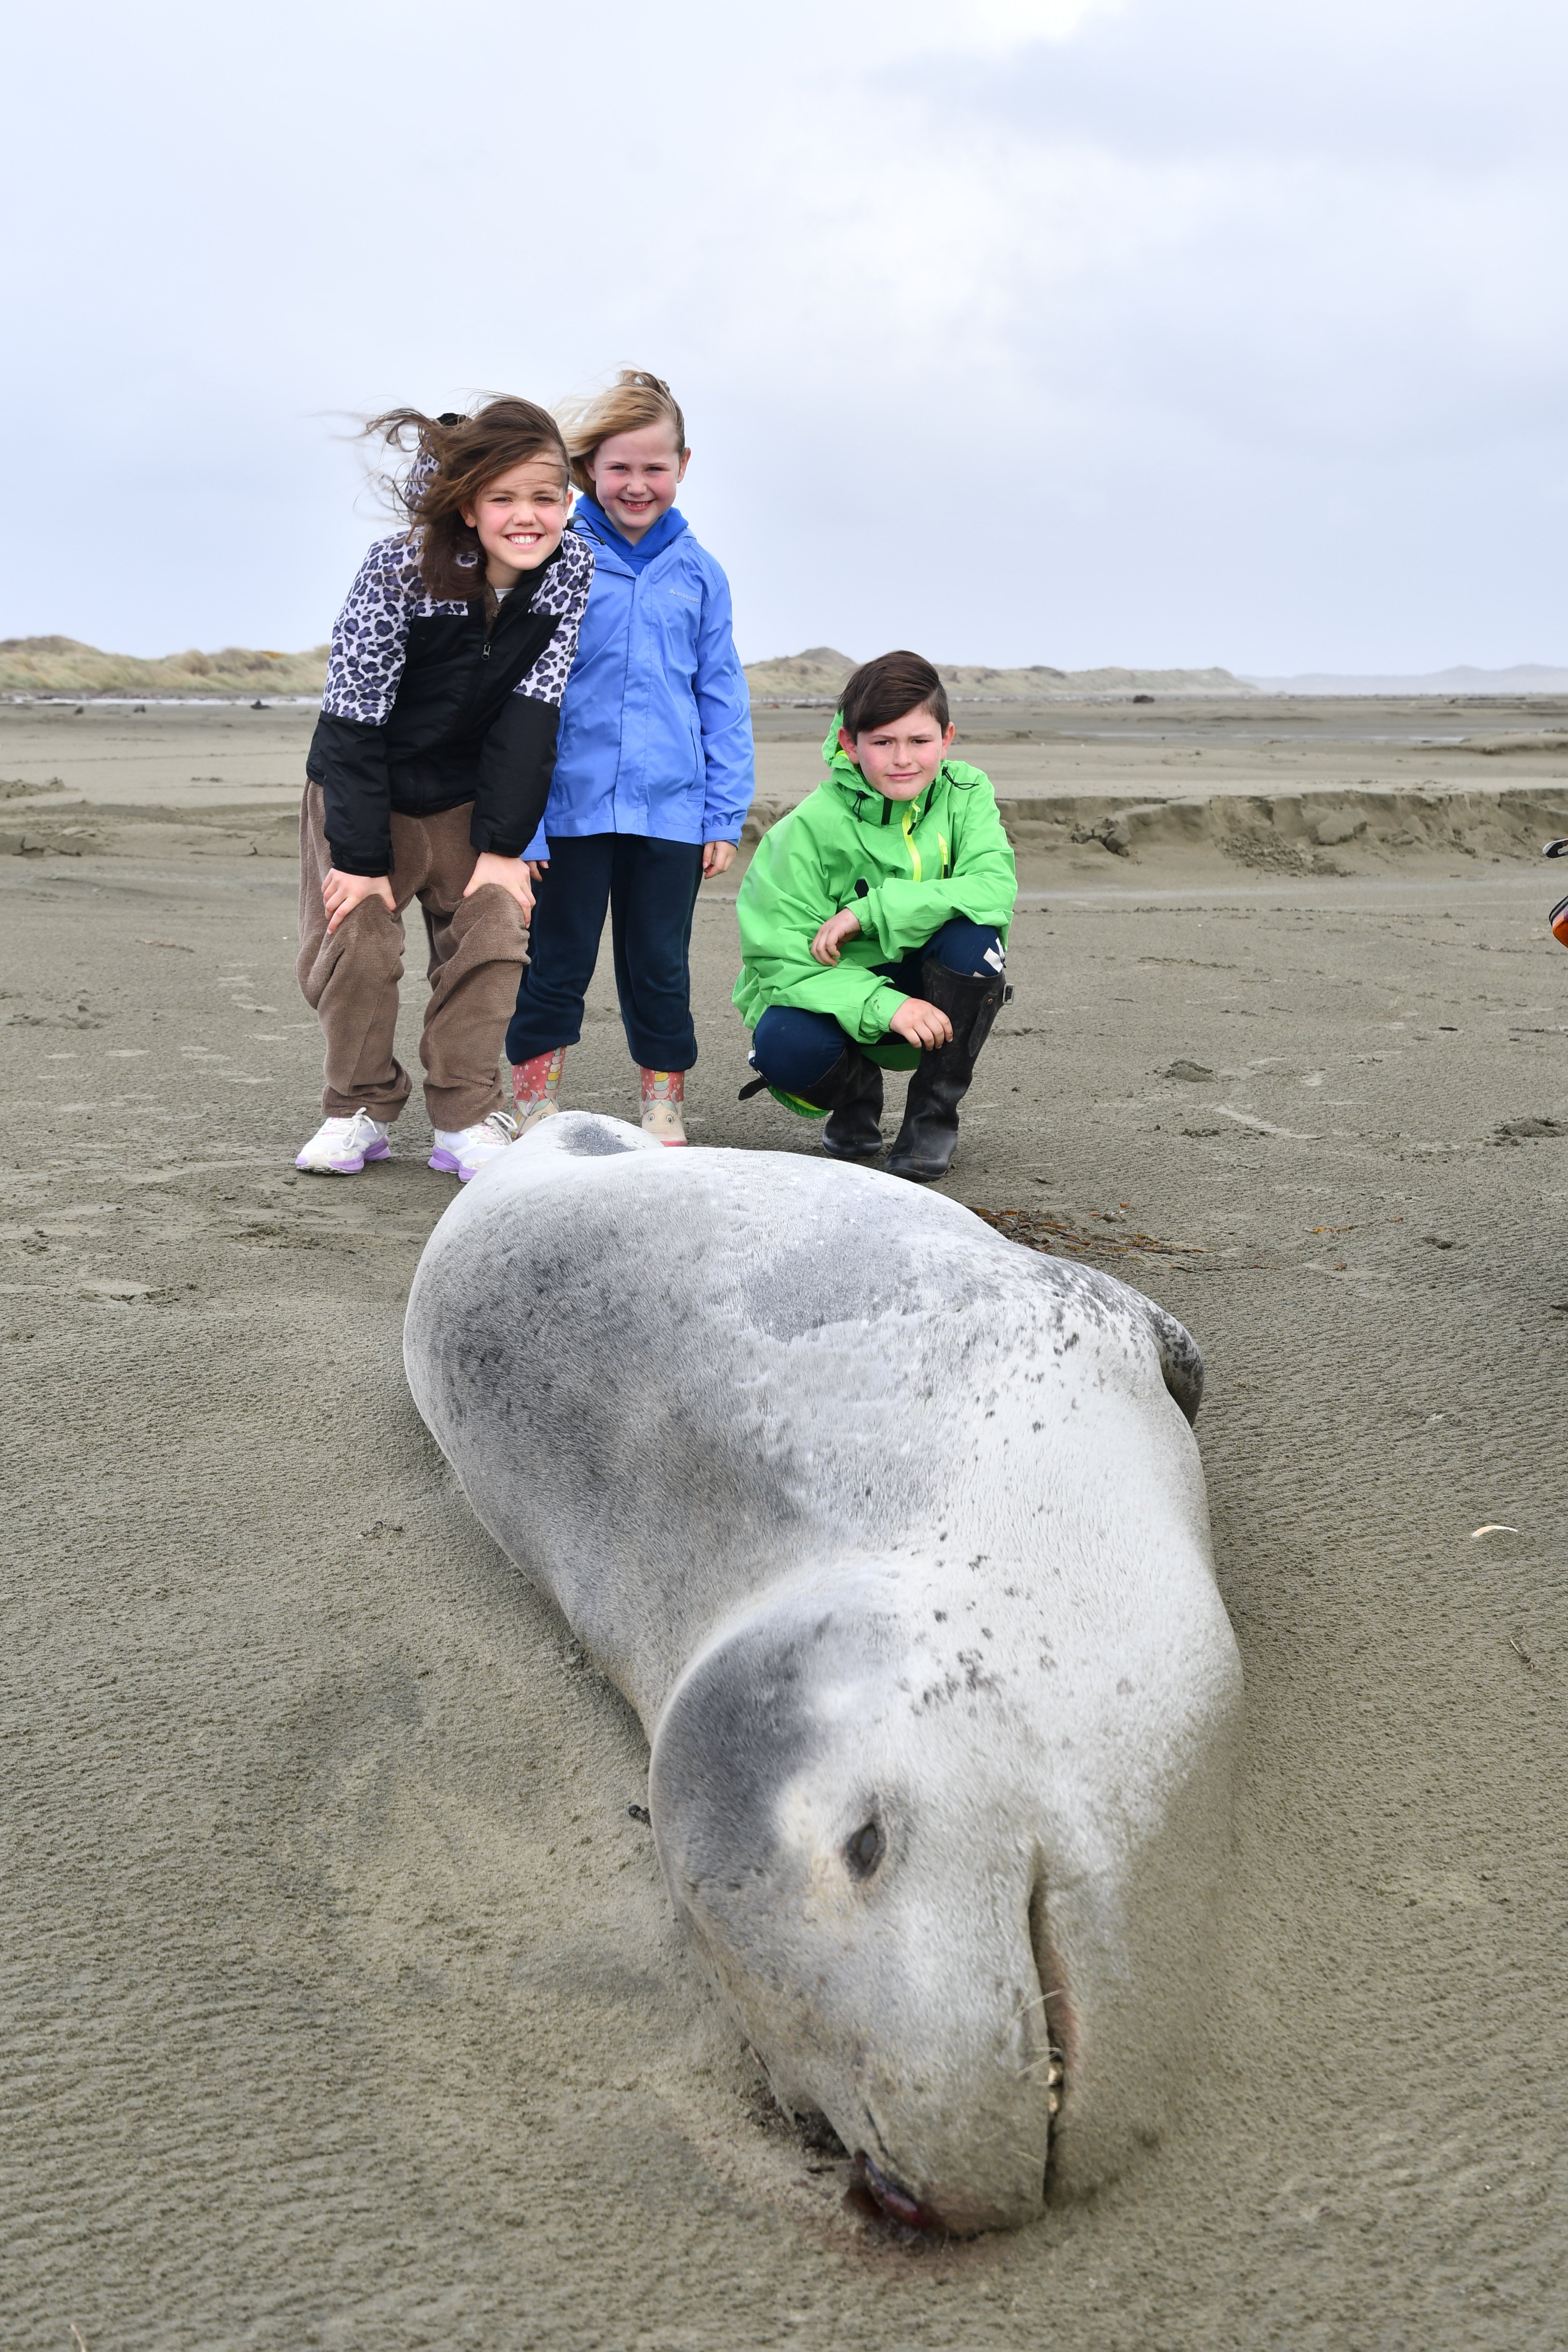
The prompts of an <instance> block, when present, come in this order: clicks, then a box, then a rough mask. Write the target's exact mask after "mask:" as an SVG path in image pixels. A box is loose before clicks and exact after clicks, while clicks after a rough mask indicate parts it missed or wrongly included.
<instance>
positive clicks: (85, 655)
mask: <svg viewBox="0 0 1568 2352" xmlns="http://www.w3.org/2000/svg"><path fill="white" fill-rule="evenodd" d="M327 650H328V649H327V647H326V646H315V647H314V648H313V649H312V650H311V651H310V652H309V653H300V654H280V653H267V652H258V651H256V650H254V649H253V648H251V647H249V646H225V648H224V649H223V651H222V652H221V653H216V654H204V653H184V654H166V655H164V656H163V657H162V658H161V659H159V660H156V661H143V660H141V659H139V658H138V657H137V656H135V655H133V654H106V653H100V651H99V649H98V647H97V646H86V645H82V644H80V643H79V641H78V640H77V639H76V638H75V637H5V638H0V696H5V695H12V696H30V695H80V696H83V697H87V698H91V697H93V696H98V695H114V696H118V695H126V694H132V695H138V694H145V695H151V696H160V695H180V696H201V695H211V696H212V697H213V698H214V699H215V700H225V699H228V700H232V699H233V698H235V697H236V696H242V697H247V698H248V697H250V696H254V695H296V694H306V695H312V696H313V695H318V694H320V693H321V688H322V687H323V686H324V685H325V684H326V677H327ZM854 667H855V664H854V662H853V660H852V659H851V658H850V656H848V655H847V654H841V653H837V652H836V651H835V650H834V648H833V647H832V646H810V647H809V648H808V649H807V650H806V651H805V653H802V654H790V655H786V656H779V657H778V658H776V659H773V660H769V661H759V662H750V663H748V664H747V666H746V676H747V677H748V678H749V679H750V681H751V688H752V700H753V701H755V702H759V703H763V704H767V703H780V702H782V703H792V702H800V703H813V704H815V703H821V704H823V705H824V707H828V706H830V705H831V703H832V701H833V699H834V697H835V696H836V695H837V692H838V689H839V688H840V687H841V686H842V685H843V683H844V681H845V679H846V678H847V677H848V675H849V673H850V671H851V670H852V669H853V668H854ZM938 667H939V669H940V670H941V673H942V678H943V680H944V681H945V683H946V685H947V687H948V688H949V690H950V691H951V692H952V694H954V695H955V696H957V697H960V698H969V699H984V700H986V701H997V700H1000V701H1017V700H1033V701H1041V700H1047V701H1055V700H1058V699H1059V698H1072V697H1075V696H1076V697H1079V698H1081V697H1083V696H1085V695H1091V696H1092V695H1102V694H1103V695H1112V696H1127V695H1132V694H1142V693H1148V694H1155V693H1158V694H1163V695H1172V694H1226V695H1246V694H1248V693H1250V692H1251V688H1249V687H1247V686H1246V685H1244V684H1243V683H1242V681H1241V680H1240V679H1238V678H1236V677H1232V676H1231V673H1230V672H1229V670H1226V669H1204V670H1196V669H1193V670H1187V669H1150V670H1142V669H1085V670H1065V669H1051V668H1049V667H1047V666H1046V665H1044V664H1043V663H1037V664H1036V666H1035V667H1033V668H1032V669H989V668H986V667H984V665H980V666H975V665H973V664H970V665H968V666H965V665H963V664H960V665H958V666H956V667H955V666H952V665H951V664H946V663H939V664H938Z"/></svg>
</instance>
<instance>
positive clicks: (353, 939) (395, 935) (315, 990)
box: [294, 898, 404, 1012]
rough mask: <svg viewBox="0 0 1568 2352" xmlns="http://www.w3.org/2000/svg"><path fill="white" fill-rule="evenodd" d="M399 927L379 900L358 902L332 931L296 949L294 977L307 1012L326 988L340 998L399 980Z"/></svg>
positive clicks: (313, 1008) (315, 1006)
mask: <svg viewBox="0 0 1568 2352" xmlns="http://www.w3.org/2000/svg"><path fill="white" fill-rule="evenodd" d="M403 947H404V939H403V923H402V920H401V918H400V917H398V916H396V915H394V914H392V913H391V912H389V910H388V909H387V908H386V907H385V906H384V904H383V903H382V901H381V900H380V899H379V898H362V899H361V900H360V902H359V905H358V906H357V907H354V908H351V909H350V911H349V912H348V914H346V915H345V916H344V917H343V919H342V922H341V923H340V924H339V925H338V928H337V929H336V930H335V931H325V932H323V933H322V935H321V939H320V940H318V941H316V942H315V943H314V951H313V952H311V950H310V947H307V948H306V949H305V950H301V952H300V959H299V961H298V962H297V963H296V965H295V967H294V970H295V976H296V978H297V979H298V981H299V982H300V993H301V995H302V996H303V997H304V999H305V1002H306V1003H307V1004H308V1005H309V1006H310V1010H311V1011H312V1012H315V1011H317V1010H318V1009H319V1007H320V1005H321V1000H322V998H323V997H324V996H325V995H326V993H327V992H328V990H329V989H331V991H332V992H333V994H334V995H337V996H342V995H343V994H345V993H347V992H350V991H353V990H358V989H362V988H365V989H376V988H384V987H389V986H390V987H395V986H396V984H397V982H399V981H400V980H401V979H402V977H403Z"/></svg>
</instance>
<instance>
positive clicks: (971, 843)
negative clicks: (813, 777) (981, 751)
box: [733, 716, 1018, 1045]
mask: <svg viewBox="0 0 1568 2352" xmlns="http://www.w3.org/2000/svg"><path fill="white" fill-rule="evenodd" d="M839 724H840V721H839V719H838V717H837V716H836V717H835V719H834V721H833V724H832V726H831V727H830V728H829V729H828V730H827V740H826V742H825V743H824V744H823V747H822V756H823V758H824V760H826V762H827V773H826V776H825V777H824V779H823V781H822V782H821V783H820V784H818V786H817V788H816V791H815V792H814V793H812V794H811V796H810V798H809V799H808V800H804V801H802V803H801V804H800V806H799V807H798V808H795V809H791V811H790V813H789V814H788V815H787V816H783V817H781V818H780V819H779V821H778V823H777V824H775V825H773V826H770V828H769V830H768V831H767V832H766V833H764V834H763V837H762V839H761V841H760V842H759V843H758V844H757V851H756V856H754V857H753V858H752V863H751V866H750V869H749V870H748V872H747V875H746V878H745V880H744V881H743V882H742V885H741V889H740V895H739V897H738V898H737V899H736V902H735V912H736V916H737V918H738V919H739V922H740V926H741V954H742V966H741V977H740V979H739V980H738V981H737V982H735V993H734V1000H733V1001H734V1003H736V1004H737V1005H738V1006H739V1007H740V1009H741V1013H742V1018H743V1019H744V1021H745V1024H746V1026H747V1027H748V1028H749V1029H754V1028H755V1027H756V1025H757V1024H758V1022H759V1021H760V1020H761V1019H762V1017H763V1013H765V1012H766V1011H767V1009H768V1007H769V1006H770V1005H772V1004H794V1005H798V1006H799V1008H800V1009H801V1010H802V1011H803V1012H805V1013H829V1014H831V1016H832V1018H833V1019H834V1020H835V1021H837V1023H838V1024H839V1026H840V1028H841V1029H844V1030H846V1031H847V1033H848V1034H849V1035H850V1036H851V1037H853V1038H855V1039H856V1040H857V1041H858V1043H859V1044H861V1045H873V1044H875V1042H876V1041H877V1039H878V1038H879V1037H882V1036H885V1035H886V1034H887V1031H888V1026H889V1023H890V1022H891V1020H892V1017H893V1015H894V1013H896V1012H897V1011H898V1009H899V1007H900V1004H903V1003H907V1002H908V999H907V997H906V996H905V994H904V992H903V991H902V990H901V989H898V988H894V987H893V986H892V984H891V982H889V981H887V980H885V979H883V978H882V977H881V976H880V975H879V973H878V972H877V971H874V970H873V969H872V967H873V966H874V965H876V964H879V963H897V962H898V961H900V958H902V957H904V956H906V955H908V954H909V953H910V951H911V950H913V949H915V948H922V947H924V945H925V943H926V941H927V940H929V939H930V938H931V936H932V934H933V933H934V932H936V931H940V930H941V929H942V925H943V924H944V923H946V922H950V921H951V920H952V917H953V916H954V915H966V916H967V917H968V918H969V920H970V921H971V922H972V923H986V924H990V925H992V926H994V929H997V930H998V931H1000V933H1001V934H1002V940H1003V944H1004V945H1005V944H1006V939H1007V926H1008V924H1009V923H1010V922H1011V921H1012V919H1013V901H1014V899H1015V898H1016V896H1017V888H1018V883H1017V874H1016V868H1015V866H1014V864H1013V851H1012V847H1011V845H1010V844H1009V842H1008V839H1007V836H1006V835H1005V833H1004V831H1003V830H1002V820H1001V818H1000V816H999V815H998V814H997V813H996V795H995V793H994V792H993V791H992V789H991V779H990V778H989V776H987V775H985V774H984V773H983V772H982V771H981V770H980V769H979V768H971V767H968V766H966V765H965V763H964V761H962V760H944V761H942V766H941V767H940V768H939V769H938V770H937V772H936V778H935V781H934V782H932V783H931V787H930V789H929V790H928V791H927V792H925V793H922V794H921V795H920V797H919V798H917V799H915V800H912V801H890V800H889V799H888V798H887V796H886V794H885V793H879V792H878V791H876V789H875V788H874V787H873V786H872V785H870V784H868V783H866V782H864V781H863V779H862V777H861V774H860V771H859V769H858V767H857V766H856V765H855V762H854V761H853V760H851V759H850V758H849V757H848V756H847V753H845V752H844V751H840V750H839V748H838V729H839ZM847 907H853V908H854V909H855V912H856V913H857V914H858V916H859V918H860V929H859V932H858V935H857V936H856V937H855V938H854V939H852V940H844V942H843V943H842V945H841V947H840V949H839V960H838V961H837V963H833V964H823V963H817V962H816V961H815V960H814V959H813V956H812V952H811V942H812V940H814V939H815V938H816V934H817V932H818V931H819V930H820V929H821V928H822V926H823V924H824V923H826V920H827V919H828V917H829V916H830V915H837V914H839V913H841V912H842V911H843V909H844V908H847Z"/></svg>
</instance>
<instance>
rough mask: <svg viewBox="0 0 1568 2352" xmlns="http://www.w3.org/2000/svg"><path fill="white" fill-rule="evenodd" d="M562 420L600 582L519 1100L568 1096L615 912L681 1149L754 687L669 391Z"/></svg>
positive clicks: (651, 1079)
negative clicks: (716, 901) (702, 988)
mask: <svg viewBox="0 0 1568 2352" xmlns="http://www.w3.org/2000/svg"><path fill="white" fill-rule="evenodd" d="M562 425H563V432H564V435H565V441H566V447H567V450H568V452H569V453H570V457H571V461H572V478H573V480H574V482H575V484H576V486H577V489H578V492H579V498H578V502H577V507H576V510H575V512H574V515H573V518H572V526H571V530H569V532H568V534H567V536H568V538H569V539H571V538H576V539H579V540H580V541H582V542H583V544H584V547H585V548H589V549H591V550H592V551H593V555H594V584H593V589H592V593H590V595H589V599H588V607H587V611H586V613H585V614H584V621H583V629H582V635H581V639H580V641H579V644H578V648H577V658H576V663H575V666H574V669H573V672H572V676H571V678H570V680H569V681H568V683H567V687H566V693H565V698H564V699H563V703H562V707H561V734H560V743H559V747H558V750H557V752H556V760H555V773H554V778H553V781H552V784H551V788H550V800H549V803H548V806H547V807H546V810H545V813H544V823H543V825H542V831H541V833H540V835H539V836H538V837H537V838H536V839H535V840H534V841H533V842H532V843H531V845H530V847H529V853H528V854H529V856H530V857H531V859H534V860H536V861H537V872H538V896H537V903H536V905H535V908H534V914H533V925H532V930H531V937H530V942H529V964H528V969H527V970H526V971H525V972H524V973H523V975H522V982H521V987H520V988H519V990H518V996H517V1010H516V1012H515V1013H514V1014H513V1016H512V1021H511V1026H510V1029H509V1030H508V1032H507V1054H508V1056H509V1057H510V1062H511V1065H512V1084H513V1089H514V1096H515V1106H516V1111H517V1115H518V1118H519V1119H520V1121H521V1126H522V1127H523V1128H527V1127H530V1126H531V1125H532V1124H533V1123H534V1121H535V1120H536V1119H539V1118H545V1117H548V1115H549V1114H550V1113H551V1112H552V1111H553V1110H555V1109H557V1108H559V1104H558V1101H557V1092H558V1089H559V1087H560V1084H561V1073H562V1066H563V1062H564V1060H565V1055H566V1049H567V1048H568V1046H570V1045H575V1044H576V1043H577V1040H578V1039H579V1037H580V1036H581V1035H582V1029H583V1007H584V997H585V996H586V993H587V989H588V983H589V982H590V981H591V980H592V978H593V975H594V966H595V961H596V960H597V957H598V951H599V940H600V935H601V933H602V932H603V930H604V926H605V913H606V911H608V913H609V916H610V925H611V938H612V941H613V944H614V951H615V964H616V992H617V995H618V997H619V1000H620V1008H621V1020H622V1024H623V1026H624V1028H625V1030H626V1044H627V1045H628V1047H629V1048H630V1051H631V1056H632V1059H633V1061H634V1062H635V1063H637V1066H638V1068H639V1071H640V1074H641V1090H642V1124H643V1126H644V1128H645V1129H647V1132H648V1133H649V1134H651V1135H654V1136H657V1137H658V1140H659V1141H660V1142H661V1143H668V1144H682V1143H684V1142H685V1141H686V1128H685V1121H684V1116H683V1111H684V1103H685V1095H686V1073H687V1071H688V1070H689V1068H690V1067H691V1066H692V1064H693V1063H694V1062H695V1061H696V1059H697V1037H696V1033H695V1031H694V1029H693V1027H692V1022H691V1003H690V970H689V950H690V943H691V920H692V915H693V912H694V910H695V908H696V904H697V892H698V889H699V887H700V884H701V883H702V881H703V880H704V879H705V878H707V877H709V876H711V875H716V874H722V873H723V871H724V870H725V868H726V866H728V865H729V864H730V862H731V858H732V857H733V856H734V855H735V845H736V844H737V843H738V842H739V840H740V837H741V827H742V824H743V823H744V822H745V816H746V812H747V810H748V808H749V807H750V806H751V801H752V783H753V774H752V715H751V700H750V696H749V694H748V691H747V687H746V678H745V673H744V672H743V670H742V667H741V663H740V657H739V656H738V655H737V654H736V651H735V645H734V639H733V636H732V635H731V611H730V583H729V582H728V581H727V580H726V579H725V577H724V574H723V572H722V571H721V569H720V567H719V565H718V564H717V563H716V562H714V560H713V558H712V556H711V555H710V554H709V552H708V551H707V549H706V548H704V547H700V546H699V544H698V541H697V539H696V536H695V534H694V533H693V532H692V531H691V530H690V529H689V527H688V524H687V521H686V518H685V517H684V515H682V514H679V512H678V511H677V510H676V507H675V495H676V492H677V490H678V488H679V486H680V483H681V481H682V479H683V478H684V476H685V473H686V468H687V465H688V462H689V454H690V453H689V450H688V448H687V446H686V421H685V419H684V417H683V416H682V415H681V413H680V408H679V404H678V403H677V401H676V399H675V396H674V394H672V393H671V391H670V389H669V386H668V384H667V383H664V382H663V381H662V379H661V378H660V377H658V376H656V375H649V374H648V373H647V372H646V371H645V370H643V369H640V368H625V369H623V370H622V372H621V373H620V375H619V376H618V377H617V378H616V382H615V383H614V384H612V385H611V386H610V388H609V389H608V390H607V391H605V392H603V393H600V394H597V395H596V397H595V398H593V399H591V400H587V401H584V402H583V403H581V404H578V405H577V406H576V407H575V408H573V409H571V410H569V411H567V412H565V413H564V414H563V417H562Z"/></svg>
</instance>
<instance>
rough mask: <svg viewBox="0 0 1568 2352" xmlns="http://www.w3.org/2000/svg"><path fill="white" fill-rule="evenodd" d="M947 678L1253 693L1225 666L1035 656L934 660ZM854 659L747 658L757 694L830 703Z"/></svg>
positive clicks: (962, 686) (1073, 693)
mask: <svg viewBox="0 0 1568 2352" xmlns="http://www.w3.org/2000/svg"><path fill="white" fill-rule="evenodd" d="M933 666H934V667H935V669H936V671H937V674H938V676H939V677H941V679H942V684H943V685H944V686H945V687H946V688H947V689H948V691H949V693H950V694H951V695H952V697H953V698H955V699H957V700H972V701H986V702H1041V701H1057V700H1062V701H1075V700H1082V699H1083V698H1085V697H1086V696H1098V695H1114V696H1130V695H1133V694H1163V695H1172V694H1184V695H1185V694H1194V695H1215V694H1223V695H1227V696H1229V695H1237V696H1244V695H1247V694H1250V693H1251V691H1252V689H1251V688H1250V687H1249V686H1247V684H1246V683H1245V682H1244V681H1243V680H1242V679H1240V678H1238V677H1234V676H1233V675H1232V673H1231V672H1230V671H1229V670H1227V669H1053V668H1052V667H1050V666H1049V664H1048V663H1046V662H1035V663H1033V664H1032V665H1031V666H1030V667H1028V668H1026V669H993V668H990V667H987V665H986V664H984V663H983V662H936V663H935V664H934V665H933ZM854 667H855V662H854V659H853V657H852V656H850V655H848V654H841V653H839V652H838V651H837V648H836V647H834V646H808V647H807V649H806V651H805V653H803V654H787V655H780V656H776V657H775V658H774V659H773V660H771V661H758V662H748V663H747V665H746V676H747V677H748V678H749V679H750V681H751V688H752V701H753V702H759V703H764V704H765V703H770V702H782V703H789V702H810V703H816V702H820V703H822V704H823V705H825V706H826V705H828V704H830V703H831V702H832V701H833V699H834V698H835V697H836V696H837V693H838V690H839V688H841V687H842V686H843V684H844V681H845V679H846V678H847V677H848V676H849V673H850V671H851V670H852V669H853V668H854Z"/></svg>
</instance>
